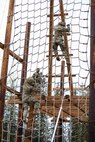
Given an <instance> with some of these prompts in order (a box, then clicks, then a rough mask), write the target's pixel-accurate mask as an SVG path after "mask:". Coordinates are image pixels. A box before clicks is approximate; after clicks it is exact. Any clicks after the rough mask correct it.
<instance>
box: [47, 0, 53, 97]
mask: <svg viewBox="0 0 95 142" xmlns="http://www.w3.org/2000/svg"><path fill="white" fill-rule="evenodd" d="M53 10H54V0H51V1H50V25H49V35H50V36H49V59H48V95H49V96H51V91H52V43H53Z"/></svg>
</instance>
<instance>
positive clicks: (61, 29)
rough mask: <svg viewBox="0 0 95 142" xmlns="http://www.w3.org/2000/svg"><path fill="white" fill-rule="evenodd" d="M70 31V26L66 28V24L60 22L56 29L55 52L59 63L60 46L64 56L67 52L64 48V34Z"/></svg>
mask: <svg viewBox="0 0 95 142" xmlns="http://www.w3.org/2000/svg"><path fill="white" fill-rule="evenodd" d="M69 31H70V27H69V25H68V27H67V28H66V27H65V23H64V22H59V23H58V25H56V26H55V27H54V41H53V51H54V54H55V56H56V59H57V60H58V61H60V58H59V56H58V51H57V48H58V45H59V46H60V48H61V51H62V53H63V55H64V53H65V52H66V48H65V47H64V40H63V33H64V32H69Z"/></svg>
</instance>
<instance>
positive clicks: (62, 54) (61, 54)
mask: <svg viewBox="0 0 95 142" xmlns="http://www.w3.org/2000/svg"><path fill="white" fill-rule="evenodd" d="M58 56H59V57H60V56H62V57H63V54H59V55H58ZM69 56H73V54H69ZM46 57H49V55H46ZM52 57H55V55H52Z"/></svg>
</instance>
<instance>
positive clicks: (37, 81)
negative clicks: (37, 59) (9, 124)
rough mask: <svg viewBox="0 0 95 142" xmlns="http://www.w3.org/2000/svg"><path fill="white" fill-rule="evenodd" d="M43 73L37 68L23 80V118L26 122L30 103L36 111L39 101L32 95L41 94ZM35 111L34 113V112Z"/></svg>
mask: <svg viewBox="0 0 95 142" xmlns="http://www.w3.org/2000/svg"><path fill="white" fill-rule="evenodd" d="M43 81H44V80H43V75H42V73H41V72H40V70H39V68H37V69H36V72H35V73H34V74H33V75H32V77H29V78H27V79H26V80H25V82H24V85H23V95H22V101H23V120H24V122H27V117H28V115H29V108H30V104H33V105H34V109H35V110H36V112H37V113H38V110H39V107H40V103H39V101H38V100H36V99H35V98H34V97H35V96H37V95H39V96H40V95H42V89H41V88H42V84H43ZM36 112H35V113H36Z"/></svg>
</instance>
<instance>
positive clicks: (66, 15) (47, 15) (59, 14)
mask: <svg viewBox="0 0 95 142" xmlns="http://www.w3.org/2000/svg"><path fill="white" fill-rule="evenodd" d="M64 15H66V16H67V15H68V13H64ZM53 16H55V17H56V16H61V14H54V15H53ZM47 17H50V14H48V15H47Z"/></svg>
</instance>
